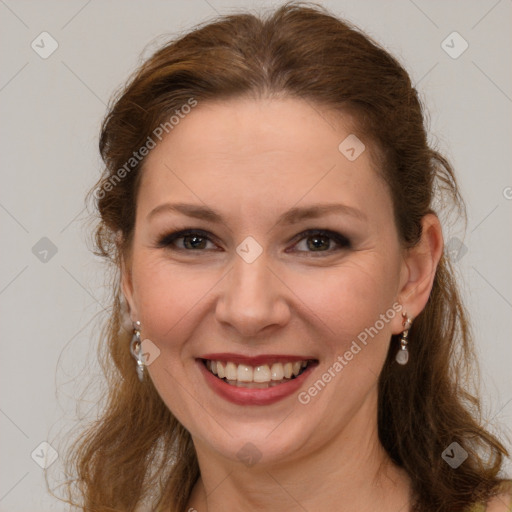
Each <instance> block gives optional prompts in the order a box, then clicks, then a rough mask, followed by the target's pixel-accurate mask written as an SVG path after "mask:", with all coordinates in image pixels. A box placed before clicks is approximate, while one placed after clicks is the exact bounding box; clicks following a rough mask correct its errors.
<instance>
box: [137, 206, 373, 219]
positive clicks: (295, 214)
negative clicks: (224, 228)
mask: <svg viewBox="0 0 512 512" xmlns="http://www.w3.org/2000/svg"><path fill="white" fill-rule="evenodd" d="M169 212H176V213H182V214H183V215H186V216H187V217H193V218H195V219H201V220H205V221H209V222H212V223H218V224H225V221H224V218H223V217H222V215H220V214H219V213H217V212H215V211H214V210H212V209H211V208H209V207H208V206H201V205H195V204H188V203H163V204H161V205H159V206H157V207H156V208H154V209H153V210H151V212H150V213H149V214H148V216H147V218H148V219H151V218H153V217H154V216H156V215H158V214H161V213H169ZM333 213H338V214H342V215H350V216H351V217H354V218H356V219H358V220H361V221H366V220H368V219H367V217H366V215H365V214H364V213H363V212H362V211H361V210H358V209H357V208H353V207H352V206H347V205H344V204H337V203H336V204H316V205H310V206H303V207H294V208H291V209H290V210H288V211H286V212H284V213H283V214H282V215H281V216H280V217H279V219H278V220H277V224H296V223H297V222H300V221H302V220H305V219H316V218H318V217H323V216H325V215H329V214H333Z"/></svg>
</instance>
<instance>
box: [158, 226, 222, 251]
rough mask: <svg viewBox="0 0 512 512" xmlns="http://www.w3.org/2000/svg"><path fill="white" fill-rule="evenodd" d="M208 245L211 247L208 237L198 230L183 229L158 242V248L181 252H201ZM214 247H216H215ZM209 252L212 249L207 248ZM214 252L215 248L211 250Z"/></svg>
mask: <svg viewBox="0 0 512 512" xmlns="http://www.w3.org/2000/svg"><path fill="white" fill-rule="evenodd" d="M208 243H211V244H212V245H213V242H212V240H211V239H210V236H209V235H208V233H206V232H205V231H201V230H198V229H184V230H181V231H175V232H174V233H169V234H167V235H165V236H163V237H162V238H160V239H159V241H158V247H162V248H170V249H175V250H183V251H189V252H190V251H201V250H204V249H207V248H208V247H207V245H208ZM215 247H216V246H215ZM209 249H210V250H211V249H212V247H210V248H209ZM213 250H215V248H213Z"/></svg>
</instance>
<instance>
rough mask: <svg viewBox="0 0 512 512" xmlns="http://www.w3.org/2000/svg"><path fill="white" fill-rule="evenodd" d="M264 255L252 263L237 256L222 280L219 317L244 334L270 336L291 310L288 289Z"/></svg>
mask: <svg viewBox="0 0 512 512" xmlns="http://www.w3.org/2000/svg"><path fill="white" fill-rule="evenodd" d="M276 274H277V272H275V271H273V270H272V269H271V268H270V267H269V264H268V261H267V258H266V257H265V255H264V254H262V255H261V256H260V257H259V258H257V259H256V260H255V261H253V262H252V263H247V262H246V261H244V260H243V259H242V258H241V257H239V256H238V255H236V256H235V260H234V264H233V267H232V268H231V271H230V272H228V275H227V276H226V278H225V279H223V281H222V282H223V287H222V293H221V296H220V297H219V299H218V301H217V305H216V318H217V320H218V321H219V322H220V323H221V324H224V325H226V326H229V327H231V328H232V329H234V330H236V331H237V333H238V334H239V335H242V336H244V337H257V336H258V335H259V336H262V335H268V334H269V333H270V332H271V331H272V330H275V329H279V328H280V327H283V326H284V325H286V323H287V322H288V321H289V319H290V309H289V306H288V304H287V301H286V295H285V293H286V290H287V288H286V287H285V286H284V285H283V283H282V282H281V281H280V279H279V278H278V277H277V275H276Z"/></svg>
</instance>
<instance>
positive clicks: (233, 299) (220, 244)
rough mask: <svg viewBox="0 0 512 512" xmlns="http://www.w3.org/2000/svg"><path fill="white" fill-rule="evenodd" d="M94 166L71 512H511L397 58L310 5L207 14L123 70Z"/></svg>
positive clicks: (429, 158) (409, 91)
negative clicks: (91, 276)
mask: <svg viewBox="0 0 512 512" xmlns="http://www.w3.org/2000/svg"><path fill="white" fill-rule="evenodd" d="M100 150H101V154H102V157H103V159H104V162H105V164H106V168H105V172H104V175H103V177H102V179H101V180H100V182H99V183H98V185H97V187H96V188H95V190H94V197H95V198H96V200H97V208H98V211H99V214H100V216H101V219H100V223H99V226H98V229H97V232H96V235H97V236H96V240H97V245H98V249H99V252H100V254H102V255H103V256H105V257H107V258H110V259H111V260H112V261H113V262H114V264H115V268H116V272H117V273H116V276H117V277H118V279H117V280H116V288H115V300H114V309H113V314H112V318H111V321H110V323H109V328H108V355H107V359H106V361H105V367H106V371H107V375H108V378H109V388H108V404H107V407H106V408H105V410H104V412H103V415H102V416H101V418H100V419H99V421H98V422H97V423H95V424H94V425H93V426H92V427H91V428H90V429H89V430H88V431H87V432H86V433H85V434H84V436H83V438H82V439H81V442H80V443H79V444H78V445H77V447H76V448H75V450H74V452H73V458H72V460H71V462H73V463H74V464H75V467H76V472H77V478H76V481H75V482H74V484H75V486H76V487H75V488H74V489H73V491H74V492H77V494H78V496H77V497H76V498H74V497H72V496H70V501H73V502H75V503H79V504H81V506H82V509H83V510H87V511H93V510H94V511H107V510H108V511H113V510H116V511H128V510H158V511H163V510H166V511H168V510H172V511H184V510H189V511H193V510H197V511H199V512H202V511H209V512H215V511H218V510H222V511H232V510H233V511H235V510H237V511H238V510H244V511H251V510H280V511H284V510H308V511H319V510H344V511H364V510H379V511H381V512H382V511H383V512H386V511H394V512H396V511H398V510H402V511H406V510H407V511H412V510H414V511H450V512H455V511H470V510H484V509H487V510H490V511H492V510H495V511H502V510H510V495H509V493H508V494H507V490H506V483H507V482H506V481H505V480H502V479H501V478H499V477H498V472H499V470H500V468H501V465H502V459H503V457H504V456H505V455H507V453H506V451H505V449H504V447H503V446H502V444H501V443H500V442H499V440H498V439H496V438H495V437H494V436H493V435H491V434H490V433H489V432H487V431H486V430H485V429H484V428H483V426H482V425H481V424H480V423H479V422H478V420H477V413H478V401H477V400H476V398H473V397H472V396H471V395H470V394H469V393H468V392H467V391H466V390H465V389H464V388H463V386H462V377H463V375H464V372H465V371H467V370H468V368H469V366H468V365H469V363H470V361H471V353H472V352H471V340H470V335H469V326H468V322H467V318H466V314H465V312H464V308H463V305H462V303H461V300H460V297H459V294H458V291H457V287H456V283H455V282H454V279H453V273H452V270H451V267H450V262H449V261H448V260H447V259H446V258H445V256H443V235H442V228H441V225H440V222H439V219H438V216H437V215H436V213H437V212H436V211H434V209H433V203H434V200H435V199H437V198H438V197H437V196H439V195H443V196H444V198H445V199H446V198H451V200H452V201H453V202H454V203H455V204H456V205H457V206H459V208H460V210H461V212H463V210H464V206H463V203H462V199H461V198H460V196H459V192H458V189H457V185H456V181H455V177H454V174H453V171H452V169H451V167H450V165H449V164H448V162H447V161H446V160H445V159H444V158H443V157H442V156H441V155H440V154H439V153H437V152H436V151H435V150H434V149H432V148H430V147H429V146H428V144H427V134H426V131H425V127H424V119H423V113H422V109H421V106H420V103H419V101H418V96H417V92H416V91H415V89H414V88H413V87H412V85H411V81H410V79H409V76H408V75H407V73H406V72H405V71H404V70H403V68H402V67H401V66H400V65H399V64H398V63H397V61H396V60H395V59H393V58H392V57H391V56H390V55H389V54H388V53H386V52H385V51H384V50H383V49H381V48H380V47H379V46H378V45H376V44H375V43H374V42H372V41H371V40H370V39H369V38H368V37H367V36H365V35H363V34H361V33H360V32H359V31H358V30H357V29H355V28H353V27H352V26H350V25H349V24H348V23H346V22H342V21H340V20H339V19H336V18H335V17H333V16H331V15H330V14H329V13H328V12H326V11H324V10H323V9H322V8H320V7H317V6H311V5H301V4H289V5H286V6H283V7H281V8H279V9H277V10H276V12H275V13H273V14H272V15H271V16H269V17H268V18H266V19H259V18H257V17H255V16H253V15H249V14H246V15H235V16H227V17H223V18H221V19H219V20H217V21H215V22H213V23H210V24H205V25H203V26H202V27H198V28H197V29H196V30H194V31H192V32H190V33H189V34H187V35H185V36H184V37H182V38H180V39H179V40H177V41H174V42H171V43H169V44H168V45H166V46H165V47H163V48H162V49H160V50H159V51H157V52H156V53H155V54H154V55H153V56H152V57H151V58H150V59H148V60H147V61H146V62H145V63H144V64H143V65H142V67H141V68H140V69H139V70H138V71H137V73H136V74H135V75H134V76H133V77H132V79H131V80H130V82H129V83H128V84H127V86H126V88H125V89H124V90H123V91H122V92H121V94H120V95H119V96H118V98H117V100H116V101H115V103H114V104H113V105H112V107H111V109H110V112H109V113H108V115H107V117H106V119H105V121H104V124H103V127H102V133H101V139H100ZM436 195H437V196H436ZM126 319H128V320H129V322H130V323H131V327H130V330H129V331H128V330H126V328H123V321H124V320H126ZM455 356H457V357H455Z"/></svg>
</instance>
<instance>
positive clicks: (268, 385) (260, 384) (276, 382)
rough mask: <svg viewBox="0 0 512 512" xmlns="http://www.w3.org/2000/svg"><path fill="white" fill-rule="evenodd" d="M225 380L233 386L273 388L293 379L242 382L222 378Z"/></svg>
mask: <svg viewBox="0 0 512 512" xmlns="http://www.w3.org/2000/svg"><path fill="white" fill-rule="evenodd" d="M221 380H223V381H224V382H227V383H228V384H229V385H231V386H236V387H238V388H251V389H266V388H272V387H274V386H279V384H284V383H285V382H288V381H290V380H292V379H282V380H271V381H270V382H241V381H239V380H227V379H221Z"/></svg>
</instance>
